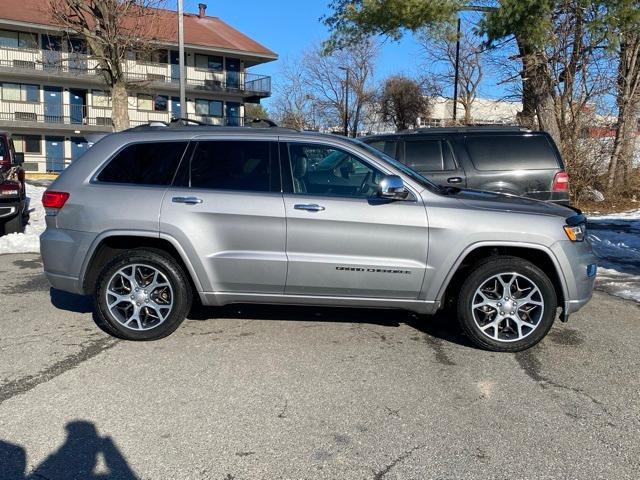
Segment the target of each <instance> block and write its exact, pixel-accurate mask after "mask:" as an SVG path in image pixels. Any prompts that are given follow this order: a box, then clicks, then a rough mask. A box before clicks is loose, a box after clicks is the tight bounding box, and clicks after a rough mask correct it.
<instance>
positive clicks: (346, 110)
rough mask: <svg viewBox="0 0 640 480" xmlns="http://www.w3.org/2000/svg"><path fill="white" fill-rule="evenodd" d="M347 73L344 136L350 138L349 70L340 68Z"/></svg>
mask: <svg viewBox="0 0 640 480" xmlns="http://www.w3.org/2000/svg"><path fill="white" fill-rule="evenodd" d="M338 68H339V69H340V70H344V72H345V73H346V77H347V78H346V81H345V84H344V136H345V137H348V136H349V68H348V67H338Z"/></svg>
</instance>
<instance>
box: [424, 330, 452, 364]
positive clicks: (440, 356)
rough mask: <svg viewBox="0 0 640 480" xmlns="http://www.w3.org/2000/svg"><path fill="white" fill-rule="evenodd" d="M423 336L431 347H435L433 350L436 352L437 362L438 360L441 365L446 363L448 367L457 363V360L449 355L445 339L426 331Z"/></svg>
mask: <svg viewBox="0 0 640 480" xmlns="http://www.w3.org/2000/svg"><path fill="white" fill-rule="evenodd" d="M423 338H424V341H425V343H427V344H428V345H429V346H431V348H433V352H434V353H435V357H436V362H438V363H439V364H441V365H446V366H448V367H453V366H455V365H456V362H454V361H453V360H451V357H449V354H448V353H447V351H446V350H445V345H444V340H442V339H441V338H438V337H432V336H431V335H428V334H426V333H425V334H424V337H423Z"/></svg>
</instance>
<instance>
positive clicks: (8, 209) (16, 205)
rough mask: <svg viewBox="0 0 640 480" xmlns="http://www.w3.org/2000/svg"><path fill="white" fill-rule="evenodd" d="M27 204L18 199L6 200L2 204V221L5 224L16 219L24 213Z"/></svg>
mask: <svg viewBox="0 0 640 480" xmlns="http://www.w3.org/2000/svg"><path fill="white" fill-rule="evenodd" d="M25 205H26V202H24V201H22V200H20V199H16V200H15V201H12V200H4V199H3V201H2V202H0V221H2V222H4V221H6V220H9V219H11V218H13V217H15V216H16V215H18V214H22V213H24V210H25Z"/></svg>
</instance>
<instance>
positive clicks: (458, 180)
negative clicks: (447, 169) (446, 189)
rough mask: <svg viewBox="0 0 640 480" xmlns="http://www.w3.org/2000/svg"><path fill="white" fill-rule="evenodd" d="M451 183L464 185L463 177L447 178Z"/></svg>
mask: <svg viewBox="0 0 640 480" xmlns="http://www.w3.org/2000/svg"><path fill="white" fill-rule="evenodd" d="M447 182H449V183H462V177H449V178H447Z"/></svg>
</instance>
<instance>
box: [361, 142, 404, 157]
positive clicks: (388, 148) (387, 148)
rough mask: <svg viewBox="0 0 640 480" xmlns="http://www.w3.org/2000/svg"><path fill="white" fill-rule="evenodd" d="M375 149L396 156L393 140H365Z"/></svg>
mask: <svg viewBox="0 0 640 480" xmlns="http://www.w3.org/2000/svg"><path fill="white" fill-rule="evenodd" d="M367 143H368V144H369V145H371V146H372V147H373V148H375V149H376V150H380V151H381V152H382V153H384V154H385V155H389V156H390V157H391V158H396V144H397V143H398V142H396V141H395V140H375V141H373V142H367Z"/></svg>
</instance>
